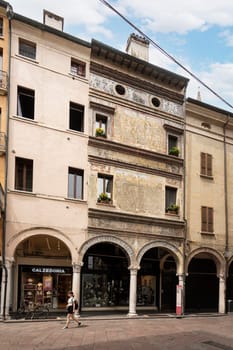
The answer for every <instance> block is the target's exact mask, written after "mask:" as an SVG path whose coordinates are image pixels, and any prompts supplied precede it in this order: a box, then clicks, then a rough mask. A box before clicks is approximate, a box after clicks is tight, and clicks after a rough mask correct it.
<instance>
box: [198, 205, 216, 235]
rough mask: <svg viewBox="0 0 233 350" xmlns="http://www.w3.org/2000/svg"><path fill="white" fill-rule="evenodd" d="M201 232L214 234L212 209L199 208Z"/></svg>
mask: <svg viewBox="0 0 233 350" xmlns="http://www.w3.org/2000/svg"><path fill="white" fill-rule="evenodd" d="M201 231H202V232H209V233H213V232H214V213H213V208H208V207H201Z"/></svg>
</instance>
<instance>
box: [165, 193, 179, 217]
mask: <svg viewBox="0 0 233 350" xmlns="http://www.w3.org/2000/svg"><path fill="white" fill-rule="evenodd" d="M176 197H177V189H176V188H174V187H166V189H165V211H166V212H168V211H174V213H177V212H178V206H177V204H176Z"/></svg>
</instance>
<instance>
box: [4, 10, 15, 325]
mask: <svg viewBox="0 0 233 350" xmlns="http://www.w3.org/2000/svg"><path fill="white" fill-rule="evenodd" d="M6 15H7V18H8V23H9V24H8V25H9V28H8V35H9V37H8V39H9V41H8V77H7V78H8V84H7V90H8V99H7V126H6V157H5V210H4V216H3V230H2V267H3V269H4V300H3V320H5V319H6V294H7V283H8V270H7V267H6V218H7V215H6V213H7V184H8V181H7V174H8V154H9V119H10V118H9V117H10V111H9V110H10V70H11V20H12V18H13V8H12V6H11V5H10V4H8V5H7V8H6Z"/></svg>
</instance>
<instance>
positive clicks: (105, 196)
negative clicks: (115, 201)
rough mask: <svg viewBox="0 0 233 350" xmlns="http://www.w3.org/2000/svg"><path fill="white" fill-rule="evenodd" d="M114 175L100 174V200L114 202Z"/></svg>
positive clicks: (101, 201)
mask: <svg viewBox="0 0 233 350" xmlns="http://www.w3.org/2000/svg"><path fill="white" fill-rule="evenodd" d="M112 187H113V177H112V176H109V175H102V174H99V175H98V202H99V203H111V202H112Z"/></svg>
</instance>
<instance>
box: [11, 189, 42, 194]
mask: <svg viewBox="0 0 233 350" xmlns="http://www.w3.org/2000/svg"><path fill="white" fill-rule="evenodd" d="M10 192H11V193H15V194H22V195H24V196H36V193H35V192H30V191H24V190H17V189H13V190H10Z"/></svg>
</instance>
